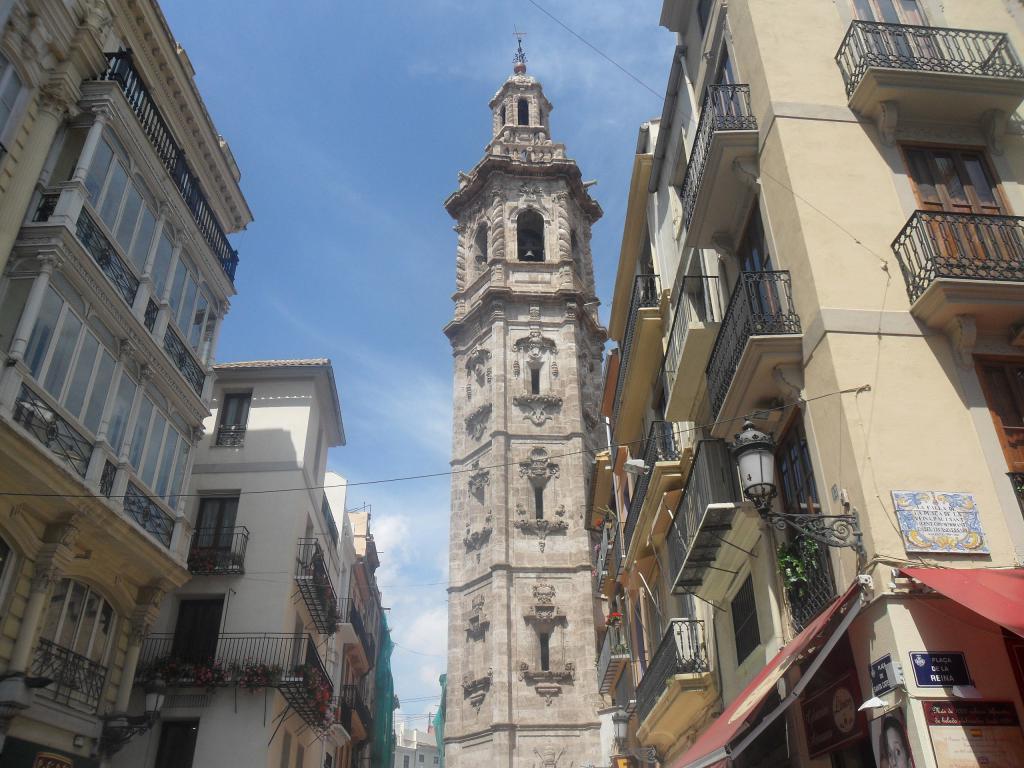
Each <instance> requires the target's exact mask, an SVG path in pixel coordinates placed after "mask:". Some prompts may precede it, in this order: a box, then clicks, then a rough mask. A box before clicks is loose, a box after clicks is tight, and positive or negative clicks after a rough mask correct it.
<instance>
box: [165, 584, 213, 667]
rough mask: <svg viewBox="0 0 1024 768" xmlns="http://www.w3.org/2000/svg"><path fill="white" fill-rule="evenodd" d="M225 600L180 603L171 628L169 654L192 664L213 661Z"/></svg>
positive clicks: (184, 601)
mask: <svg viewBox="0 0 1024 768" xmlns="http://www.w3.org/2000/svg"><path fill="white" fill-rule="evenodd" d="M223 608H224V598H223V597H217V598H213V599H203V600H182V601H181V605H179V606H178V621H177V623H176V624H175V626H174V642H173V646H172V649H171V654H172V655H173V656H174V657H175V658H178V659H181V660H183V661H188V662H191V663H193V664H202V663H206V662H209V661H212V660H213V658H214V656H215V655H216V653H217V636H218V635H219V634H220V618H221V612H222V610H223Z"/></svg>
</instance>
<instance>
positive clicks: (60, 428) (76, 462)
mask: <svg viewBox="0 0 1024 768" xmlns="http://www.w3.org/2000/svg"><path fill="white" fill-rule="evenodd" d="M14 421H16V422H17V423H18V424H20V425H21V426H23V427H24V428H25V429H26V430H28V432H29V433H30V434H31V435H32V436H33V437H34V438H35V439H36V440H37V441H38V442H39V443H40V444H41V445H42V446H44V447H45V448H47V449H49V450H50V452H52V453H53V454H54V455H55V456H56V457H57V458H58V459H60V460H61V461H62V462H64V464H65V465H66V466H67V467H68V468H69V469H71V470H72V471H73V472H74V473H75V474H77V475H78V476H79V477H83V478H84V477H85V475H86V472H87V471H88V469H89V461H90V460H91V459H92V452H93V444H92V441H90V440H89V439H88V438H86V436H85V435H83V434H82V433H81V432H79V431H78V429H76V428H75V427H74V426H72V424H71V422H70V421H68V420H67V419H65V418H64V417H63V416H61V415H60V413H59V412H58V410H57V407H56V406H55V405H50V404H49V403H48V402H47V400H46V399H44V398H43V396H42V395H39V394H37V393H36V391H35V390H34V389H33V388H32V387H30V386H28V384H26V383H24V382H22V384H21V390H20V391H19V393H18V399H17V400H16V401H15V404H14Z"/></svg>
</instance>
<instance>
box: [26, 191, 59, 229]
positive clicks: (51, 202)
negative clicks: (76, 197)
mask: <svg viewBox="0 0 1024 768" xmlns="http://www.w3.org/2000/svg"><path fill="white" fill-rule="evenodd" d="M58 200H60V194H59V193H57V192H47V193H46V194H44V195H40V197H39V205H37V206H36V212H35V213H34V214H32V221H35V222H46V221H49V220H50V217H51V216H53V212H54V211H55V210H57V201H58Z"/></svg>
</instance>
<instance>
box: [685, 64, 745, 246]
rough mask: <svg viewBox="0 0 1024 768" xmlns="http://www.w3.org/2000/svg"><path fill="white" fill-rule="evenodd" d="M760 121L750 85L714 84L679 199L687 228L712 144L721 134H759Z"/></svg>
mask: <svg viewBox="0 0 1024 768" xmlns="http://www.w3.org/2000/svg"><path fill="white" fill-rule="evenodd" d="M756 130H757V118H756V117H754V113H753V111H752V110H751V108H750V86H749V85H745V84H732V85H710V86H708V90H707V93H706V94H705V95H704V103H703V104H701V110H700V121H699V122H698V123H697V133H696V135H695V136H694V139H693V149H692V150H691V151H690V160H689V162H688V163H687V164H686V175H685V176H684V177H683V186H682V187H681V188H680V192H679V196H680V199H681V202H682V204H683V215H684V217H685V219H686V226H687V227H689V226H690V222H691V221H692V220H693V210H694V208H695V207H696V206H697V196H698V195H699V194H700V188H701V184H702V183H703V180H704V171H705V166H706V165H707V162H708V155H709V154H710V153H711V141H712V139H714V138H715V134H716V133H718V132H720V131H756Z"/></svg>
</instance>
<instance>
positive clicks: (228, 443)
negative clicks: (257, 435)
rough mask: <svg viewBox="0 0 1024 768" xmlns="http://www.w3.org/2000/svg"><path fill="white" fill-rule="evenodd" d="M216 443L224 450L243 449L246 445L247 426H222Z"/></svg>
mask: <svg viewBox="0 0 1024 768" xmlns="http://www.w3.org/2000/svg"><path fill="white" fill-rule="evenodd" d="M216 443H217V445H218V446H220V447H222V448H241V447H242V446H243V445H245V424H221V425H220V426H219V427H217V440H216Z"/></svg>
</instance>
